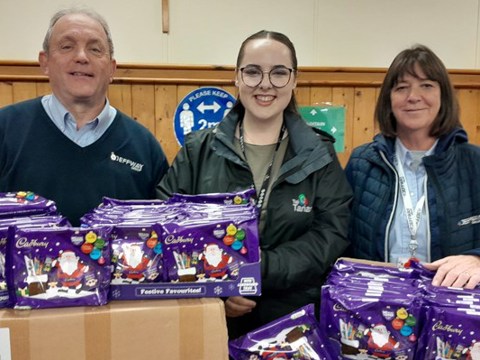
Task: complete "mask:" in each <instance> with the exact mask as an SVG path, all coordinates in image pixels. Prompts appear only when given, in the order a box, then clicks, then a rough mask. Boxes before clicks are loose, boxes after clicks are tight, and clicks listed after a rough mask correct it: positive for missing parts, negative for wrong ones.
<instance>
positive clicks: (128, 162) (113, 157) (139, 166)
mask: <svg viewBox="0 0 480 360" xmlns="http://www.w3.org/2000/svg"><path fill="white" fill-rule="evenodd" d="M110 159H111V160H112V161H116V162H119V163H120V164H126V165H128V166H130V168H131V169H132V170H133V171H138V172H140V171H142V169H143V164H139V163H137V162H135V161H132V160H129V159H125V158H123V157H121V156H118V155H116V154H115V153H114V152H113V151H112V154H111V155H110Z"/></svg>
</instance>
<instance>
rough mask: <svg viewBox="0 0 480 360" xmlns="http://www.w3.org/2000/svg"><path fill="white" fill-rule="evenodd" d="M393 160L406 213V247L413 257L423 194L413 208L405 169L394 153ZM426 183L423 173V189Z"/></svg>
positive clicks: (422, 204)
mask: <svg viewBox="0 0 480 360" xmlns="http://www.w3.org/2000/svg"><path fill="white" fill-rule="evenodd" d="M393 162H394V165H395V168H396V169H397V172H398V177H399V180H400V193H401V194H402V199H403V206H404V207H405V212H406V213H407V223H408V230H409V232H410V243H409V244H408V248H409V250H410V255H411V257H412V258H414V257H415V252H416V251H417V248H418V241H417V231H418V226H419V224H420V219H421V217H422V211H423V207H424V205H425V194H423V195H422V196H421V197H420V199H419V200H418V202H417V204H416V205H415V209H414V208H413V204H412V198H411V197H410V191H409V189H408V183H407V178H406V176H405V171H404V170H403V164H402V163H401V162H400V161H399V160H398V157H397V155H396V154H395V156H394V158H393ZM426 184H427V174H425V180H424V184H423V185H424V189H425V188H426Z"/></svg>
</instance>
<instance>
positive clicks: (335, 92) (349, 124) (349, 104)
mask: <svg viewBox="0 0 480 360" xmlns="http://www.w3.org/2000/svg"><path fill="white" fill-rule="evenodd" d="M332 105H335V106H337V105H341V106H344V107H345V137H344V139H343V143H344V146H345V149H344V151H343V152H339V153H338V159H339V160H340V163H342V164H343V165H345V164H346V163H347V161H348V157H349V156H350V153H351V152H352V150H353V148H354V143H353V124H354V121H353V110H354V106H355V93H354V89H353V88H341V87H334V88H332Z"/></svg>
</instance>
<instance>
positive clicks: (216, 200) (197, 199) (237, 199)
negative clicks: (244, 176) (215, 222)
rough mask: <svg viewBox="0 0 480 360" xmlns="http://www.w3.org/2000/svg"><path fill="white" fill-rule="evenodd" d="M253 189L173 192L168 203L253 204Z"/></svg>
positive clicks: (254, 194)
mask: <svg viewBox="0 0 480 360" xmlns="http://www.w3.org/2000/svg"><path fill="white" fill-rule="evenodd" d="M255 196H256V192H255V189H253V188H249V189H246V190H243V191H238V192H231V193H210V194H197V195H189V194H173V195H172V197H170V199H168V202H169V203H175V202H188V203H210V204H223V205H254V204H255Z"/></svg>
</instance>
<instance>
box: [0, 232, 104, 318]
mask: <svg viewBox="0 0 480 360" xmlns="http://www.w3.org/2000/svg"><path fill="white" fill-rule="evenodd" d="M110 231H111V228H96V229H81V228H39V229H19V228H15V227H10V229H9V235H8V239H7V272H6V276H7V287H8V291H9V295H10V301H11V304H10V305H11V306H13V307H15V308H18V309H26V308H28V309H30V308H49V307H65V306H85V305H87V306H92V305H104V304H106V303H107V300H108V291H109V285H110V275H111V265H110V244H109V243H108V239H109V236H110Z"/></svg>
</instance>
